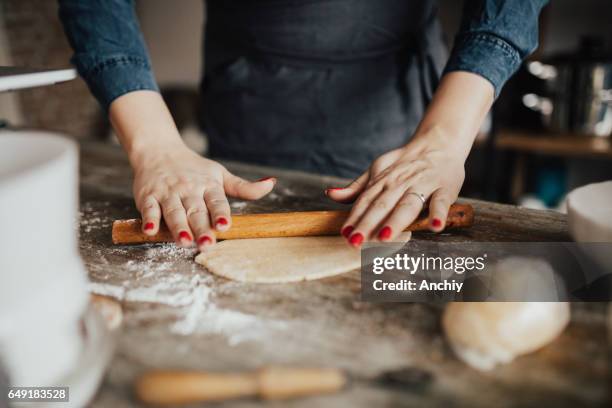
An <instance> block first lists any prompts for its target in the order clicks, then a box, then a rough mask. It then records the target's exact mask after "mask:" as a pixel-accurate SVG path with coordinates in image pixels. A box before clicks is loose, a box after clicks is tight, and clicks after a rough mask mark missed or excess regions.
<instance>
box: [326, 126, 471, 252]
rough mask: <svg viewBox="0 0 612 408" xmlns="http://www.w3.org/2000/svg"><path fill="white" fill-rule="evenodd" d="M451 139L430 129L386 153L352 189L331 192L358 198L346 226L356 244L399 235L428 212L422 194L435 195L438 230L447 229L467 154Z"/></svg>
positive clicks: (432, 214)
mask: <svg viewBox="0 0 612 408" xmlns="http://www.w3.org/2000/svg"><path fill="white" fill-rule="evenodd" d="M448 137H449V135H445V134H444V133H443V132H442V131H440V130H439V129H433V130H430V131H429V132H428V133H427V134H421V135H419V136H417V137H415V139H414V141H413V142H411V143H409V144H408V145H406V146H405V147H402V148H400V149H396V150H392V151H390V152H388V153H385V154H383V155H382V156H380V157H379V158H378V159H376V160H375V161H374V163H373V164H372V166H371V167H370V168H369V169H368V171H366V172H365V173H364V174H362V175H361V176H360V177H358V178H357V179H356V180H355V181H353V182H352V183H351V184H350V185H348V186H347V187H345V188H332V189H328V190H327V191H326V194H327V195H328V196H329V197H330V198H332V199H334V200H336V201H339V202H351V201H353V200H355V204H354V206H353V208H352V210H351V213H350V215H349V217H348V219H347V220H346V222H345V223H344V225H343V227H342V230H341V231H342V235H344V236H345V237H346V238H347V239H348V240H349V242H350V243H351V244H352V245H353V246H359V245H361V244H362V243H363V241H364V240H374V239H378V240H380V241H389V240H393V239H394V238H395V237H397V236H398V235H399V234H400V233H401V232H402V231H403V230H404V229H406V227H408V226H409V225H410V224H411V223H412V222H413V221H414V220H415V219H416V218H417V216H418V215H419V213H420V212H421V210H423V206H424V203H423V201H422V200H421V198H419V195H420V194H422V195H423V196H424V197H425V198H429V224H430V228H431V229H432V231H441V230H442V229H443V228H444V225H445V224H446V217H447V215H448V209H449V207H450V205H451V204H452V203H454V202H455V200H456V199H457V196H458V194H459V190H461V186H462V184H463V179H464V174H465V173H464V169H463V166H464V163H465V157H464V156H463V155H462V154H461V152H458V151H455V150H454V149H453V148H452V147H449V144H448V143H446V141H447V140H448Z"/></svg>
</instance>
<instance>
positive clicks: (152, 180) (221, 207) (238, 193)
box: [133, 145, 276, 250]
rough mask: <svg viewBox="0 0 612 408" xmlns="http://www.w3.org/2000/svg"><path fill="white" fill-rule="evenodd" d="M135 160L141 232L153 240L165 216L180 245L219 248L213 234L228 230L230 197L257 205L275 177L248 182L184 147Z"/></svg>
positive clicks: (135, 185) (154, 152)
mask: <svg viewBox="0 0 612 408" xmlns="http://www.w3.org/2000/svg"><path fill="white" fill-rule="evenodd" d="M139 157H140V159H139V160H138V161H133V167H134V186H133V193H134V199H135V201H136V207H137V208H138V211H140V214H141V216H142V225H143V232H144V233H145V234H147V235H154V234H156V233H157V231H158V230H159V225H160V220H161V217H162V216H163V219H164V221H165V222H166V225H167V226H168V229H169V230H170V231H171V232H172V236H173V237H174V240H175V241H176V243H177V244H178V245H181V246H183V247H188V246H191V245H192V244H193V242H194V241H195V242H196V244H197V246H198V248H199V249H200V250H203V249H205V247H206V246H208V245H212V244H214V243H215V230H216V231H225V230H227V229H229V228H230V226H231V223H232V219H231V213H230V206H229V202H228V201H227V197H226V194H227V195H229V196H231V197H236V198H241V199H245V200H256V199H258V198H261V197H263V196H264V195H266V194H268V193H269V192H270V191H272V188H273V187H274V184H275V182H276V180H275V179H274V178H272V177H269V178H265V179H262V180H259V181H255V182H250V181H247V180H244V179H242V178H240V177H238V176H235V175H234V174H232V173H230V172H229V171H228V170H227V169H226V168H225V167H223V166H222V165H221V164H219V163H217V162H215V161H213V160H210V159H207V158H204V157H202V156H200V155H199V154H197V153H196V152H194V151H193V150H191V149H189V148H188V147H186V146H184V145H179V146H177V147H172V148H164V149H162V150H161V151H155V149H153V150H152V151H149V152H147V153H146V154H142V155H140V156H139Z"/></svg>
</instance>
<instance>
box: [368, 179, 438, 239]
mask: <svg viewBox="0 0 612 408" xmlns="http://www.w3.org/2000/svg"><path fill="white" fill-rule="evenodd" d="M422 191H424V190H422ZM426 196H427V195H426ZM422 210H423V201H421V199H420V198H419V197H417V196H416V195H415V194H412V193H411V192H410V191H407V192H405V193H404V194H403V195H402V197H401V198H400V199H399V201H398V202H397V203H396V204H395V208H394V209H393V211H392V212H391V215H389V217H388V218H387V220H386V221H385V222H384V223H383V225H382V228H381V229H380V231H379V233H378V234H379V235H380V234H381V232H382V231H383V229H385V227H389V228H388V229H389V230H390V231H389V232H387V233H383V236H384V237H385V239H382V240H383V241H391V240H393V239H394V238H396V237H397V236H398V235H399V234H400V233H401V232H402V231H404V230H405V229H406V228H408V226H409V225H410V224H412V223H413V222H414V220H415V219H416V218H417V217H418V215H419V214H420V213H421V211H422Z"/></svg>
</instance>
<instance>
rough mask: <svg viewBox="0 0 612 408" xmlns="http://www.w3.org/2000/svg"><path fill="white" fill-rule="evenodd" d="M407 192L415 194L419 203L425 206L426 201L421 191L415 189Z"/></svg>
mask: <svg viewBox="0 0 612 408" xmlns="http://www.w3.org/2000/svg"><path fill="white" fill-rule="evenodd" d="M408 194H412V195H415V196H417V197H418V198H419V200H421V204H422V206H423V207H425V203H426V202H427V199H426V198H425V195H424V194H422V193H417V192H415V191H408Z"/></svg>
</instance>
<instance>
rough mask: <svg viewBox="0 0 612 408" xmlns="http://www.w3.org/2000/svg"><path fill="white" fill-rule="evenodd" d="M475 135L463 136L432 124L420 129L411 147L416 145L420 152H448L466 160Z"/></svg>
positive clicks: (443, 126) (451, 129) (448, 128)
mask: <svg viewBox="0 0 612 408" xmlns="http://www.w3.org/2000/svg"><path fill="white" fill-rule="evenodd" d="M474 137H475V135H469V134H462V133H461V132H457V131H456V130H453V127H451V126H446V125H445V124H431V125H429V126H427V127H419V129H417V131H416V133H415V134H414V136H413V138H412V140H411V141H410V142H409V145H411V144H415V145H417V146H419V147H420V150H423V151H425V150H438V151H448V152H449V154H450V155H452V156H453V157H460V158H462V159H464V160H465V159H466V158H467V156H468V155H469V153H470V150H471V148H472V144H473V141H474Z"/></svg>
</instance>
